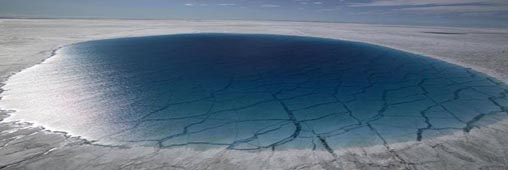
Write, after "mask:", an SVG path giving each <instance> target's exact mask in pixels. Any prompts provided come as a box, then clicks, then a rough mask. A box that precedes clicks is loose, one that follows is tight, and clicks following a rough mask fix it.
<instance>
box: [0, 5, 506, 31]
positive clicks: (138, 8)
mask: <svg viewBox="0 0 508 170" xmlns="http://www.w3.org/2000/svg"><path fill="white" fill-rule="evenodd" d="M0 17H9V18H11V17H14V18H18V17H19V18H117V19H121V18H128V19H193V20H194V19H197V20H224V19H235V20H289V21H318V22H352V23H374V24H402V25H442V26H466V27H508V0H0Z"/></svg>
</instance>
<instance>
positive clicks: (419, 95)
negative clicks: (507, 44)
mask: <svg viewBox="0 0 508 170" xmlns="http://www.w3.org/2000/svg"><path fill="white" fill-rule="evenodd" d="M4 89H6V91H5V92H4V93H3V94H2V96H3V98H2V100H1V101H0V106H1V107H2V108H4V109H14V110H16V112H15V113H13V115H12V116H11V117H10V118H9V120H22V121H29V122H35V123H36V124H37V125H42V126H44V127H47V128H49V129H51V130H59V131H65V132H69V133H70V134H72V135H78V136H83V137H85V138H87V139H91V140H97V141H98V142H99V143H106V144H110V143H115V144H135V145H137V144H140V145H153V146H159V147H182V146H187V147H194V148H200V149H206V148H212V147H225V148H228V149H238V150H257V149H289V148H299V149H302V148H304V149H306V148H308V149H316V148H324V149H338V148H343V147H352V146H369V145H377V144H383V143H392V142H405V141H417V140H425V139H426V138H430V137H436V136H440V135H446V134H451V133H453V132H468V131H469V130H471V129H472V128H475V127H479V126H480V124H478V122H479V121H481V120H482V119H483V118H485V117H487V116H492V115H497V114H499V115H502V114H500V113H501V112H503V111H505V112H506V107H507V106H508V99H507V97H506V94H507V86H506V85H505V84H502V83H499V82H498V81H496V80H494V79H492V78H489V77H487V76H485V75H483V74H481V73H477V72H475V71H473V70H470V69H467V68H463V67H459V66H456V65H452V64H448V63H445V62H441V61H437V60H434V59H431V58H427V57H423V56H419V55H415V54H410V53H406V52H401V51H397V50H393V49H388V48H384V47H379V46H374V45H368V44H363V43H355V42H347V41H338V40H330V39H320V38H309V37H296V36H282V35H245V34H183V35H167V36H152V37H138V38H122V39H110V40H99V41H90V42H84V43H78V44H74V45H70V46H66V47H64V48H62V49H59V50H58V51H57V52H56V54H55V56H54V57H52V58H50V59H48V60H46V61H45V62H43V63H42V64H40V65H37V66H34V67H32V68H29V69H26V70H24V71H22V72H20V73H18V74H16V75H14V76H12V77H11V78H10V79H9V80H8V82H7V83H6V86H4Z"/></svg>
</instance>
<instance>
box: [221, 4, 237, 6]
mask: <svg viewBox="0 0 508 170" xmlns="http://www.w3.org/2000/svg"><path fill="white" fill-rule="evenodd" d="M218 5H219V6H236V4H234V3H224V4H218Z"/></svg>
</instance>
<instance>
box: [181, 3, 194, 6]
mask: <svg viewBox="0 0 508 170" xmlns="http://www.w3.org/2000/svg"><path fill="white" fill-rule="evenodd" d="M183 5H185V6H194V4H191V3H186V4H183Z"/></svg>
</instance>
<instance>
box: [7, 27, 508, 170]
mask: <svg viewBox="0 0 508 170" xmlns="http://www.w3.org/2000/svg"><path fill="white" fill-rule="evenodd" d="M2 21H3V22H1V23H0V31H1V32H2V33H3V34H1V35H2V37H1V38H0V43H1V44H2V46H1V47H0V59H2V63H0V72H1V76H2V82H5V81H6V80H7V79H8V78H9V77H10V76H12V74H14V73H16V72H19V71H20V70H22V69H25V68H28V67H31V66H32V65H35V64H37V63H40V62H41V60H43V59H46V58H48V57H50V56H51V55H53V54H57V55H58V52H59V51H55V49H57V48H58V47H61V46H63V45H67V44H71V43H76V42H82V41H87V40H94V39H105V38H116V37H129V36H143V35H164V34H177V33H200V32H223V33H251V34H252V33H264V34H283V35H299V36H312V37H323V38H332V39H343V40H352V41H359V42H368V43H373V44H377V45H381V46H388V47H392V48H395V49H398V50H403V51H408V52H411V53H417V54H423V55H424V56H430V57H432V58H436V59H440V60H444V61H447V62H450V63H453V64H458V65H461V66H463V67H461V66H454V65H451V64H447V65H450V66H451V67H453V68H455V67H457V68H460V69H459V71H453V72H454V75H455V76H450V77H446V76H445V78H444V79H446V81H447V82H448V83H451V84H455V85H456V84H461V85H464V86H461V87H458V89H450V90H451V91H450V94H452V95H451V98H452V99H460V102H462V103H459V104H458V105H459V106H460V105H462V106H464V107H459V108H458V109H457V108H456V107H455V110H453V111H451V112H453V113H454V114H451V115H449V116H451V117H453V116H457V115H459V117H460V116H465V117H461V118H455V119H456V120H462V121H464V122H462V123H460V121H459V122H458V123H456V124H455V125H454V127H453V128H442V127H441V128H440V127H439V126H441V125H438V124H439V123H438V121H436V122H435V119H432V118H429V117H428V115H427V114H426V113H425V112H424V114H421V113H422V112H419V111H421V110H419V111H418V112H416V115H414V117H413V118H410V119H412V120H414V121H409V120H402V121H400V118H399V121H400V122H403V123H406V125H404V126H407V127H409V126H412V125H411V122H413V123H414V126H413V127H414V129H412V130H411V128H408V129H406V130H407V132H400V131H399V132H396V133H392V134H383V133H384V132H389V131H390V130H386V129H385V130H378V128H377V127H376V126H378V125H376V124H375V123H374V122H373V121H369V120H371V119H369V117H367V118H365V120H366V121H365V124H364V126H363V127H364V128H365V129H364V131H359V132H357V133H356V134H364V135H365V134H367V135H366V136H368V137H366V138H361V139H362V140H360V141H358V142H355V143H354V145H348V147H343V146H342V145H341V146H337V145H333V144H337V143H338V142H333V141H334V140H337V141H338V140H340V139H333V138H332V137H330V136H326V135H325V134H326V133H324V131H319V130H322V128H317V127H318V126H319V125H326V123H324V122H321V123H318V124H315V125H306V126H310V127H305V128H302V127H300V128H301V129H305V130H303V132H307V133H309V134H312V133H314V138H313V139H314V140H310V141H307V142H299V144H307V145H306V146H304V147H301V146H300V147H295V146H296V145H287V147H285V148H284V149H279V148H276V147H266V148H258V147H254V148H255V149H252V146H255V145H246V146H241V145H235V146H234V147H229V148H225V147H217V148H205V149H203V148H196V147H188V146H185V147H171V146H172V145H171V144H168V143H165V144H162V145H160V144H161V143H159V145H160V146H159V147H153V146H139V145H131V144H110V143H103V142H101V140H96V139H97V138H94V137H89V138H87V135H83V137H84V139H83V138H80V137H78V136H77V135H76V134H80V132H77V133H73V132H72V131H70V133H67V131H66V132H58V131H48V130H46V129H44V128H43V127H40V126H39V125H48V124H47V123H46V124H45V123H43V122H42V121H41V122H37V121H33V120H28V121H30V122H32V123H27V122H25V121H23V119H16V117H17V116H16V114H17V113H20V114H21V113H23V111H22V110H20V111H19V112H17V111H16V108H21V107H23V106H13V105H8V103H9V100H12V99H13V97H14V99H16V98H17V97H19V98H18V100H20V101H23V100H25V99H26V98H23V96H22V95H12V94H29V93H28V92H29V91H30V90H33V89H31V88H24V89H19V88H18V89H16V88H15V85H14V86H13V85H11V84H10V83H9V81H12V82H19V81H16V79H20V77H23V75H27V72H30V71H32V72H33V71H37V68H44V67H48V65H49V66H50V65H51V63H55V61H56V60H59V58H58V57H59V56H55V57H52V58H50V59H48V60H46V61H44V62H43V64H41V65H37V66H34V67H31V68H29V69H27V70H24V71H21V72H20V73H18V74H16V75H14V76H12V77H11V78H10V79H9V80H8V81H7V83H6V85H4V86H3V87H2V89H4V90H5V91H4V92H3V93H2V94H1V95H2V97H4V98H2V100H4V101H1V100H0V106H2V109H6V108H7V109H9V108H10V109H12V110H4V111H2V115H1V116H2V117H3V118H4V121H2V122H1V123H0V130H1V133H0V142H1V143H0V146H1V147H0V155H1V157H0V169H506V168H507V167H506V165H507V162H508V161H507V159H506V154H505V153H506V152H507V151H508V146H505V144H504V143H506V142H507V141H508V137H506V136H507V135H506V129H507V128H508V126H507V125H508V124H507V121H506V120H505V117H506V114H507V113H506V107H507V106H508V101H507V100H506V87H505V86H506V85H505V84H504V83H503V82H506V80H507V73H508V72H507V67H505V66H506V65H507V64H508V62H507V60H508V57H507V54H506V49H508V48H507V46H508V45H507V43H506V40H507V37H508V33H507V31H503V30H492V29H491V30H485V29H463V28H446V27H409V26H384V25H365V24H332V23H296V22H249V21H206V22H204V21H115V20H107V21H101V20H2ZM78 45H79V44H78ZM71 46H72V45H71ZM320 46H321V47H322V46H323V44H321V45H320ZM325 46H326V45H325ZM65 48H66V47H63V48H62V49H64V50H63V51H64V52H65ZM70 51H72V50H70ZM362 51H364V50H362ZM367 51H368V50H367ZM60 52H61V51H60ZM64 52H62V53H64ZM70 53H72V52H70ZM77 53H79V50H78V52H77ZM401 53H404V54H406V53H405V52H401ZM407 54H410V53H407ZM410 55H414V54H410ZM381 56H382V55H381ZM414 56H418V55H414ZM417 58H418V57H417ZM423 58H425V59H424V61H427V60H430V58H426V57H423ZM321 59H323V61H326V60H327V59H326V57H324V58H321ZM368 61H372V60H368ZM376 61H377V60H376ZM408 61H413V60H408ZM431 61H436V62H438V63H440V62H441V61H438V60H434V59H432V60H431ZM228 62H231V61H230V60H225V62H223V63H225V64H228ZM397 62H400V61H396V62H395V63H397ZM56 63H58V61H57V62H56ZM307 63H308V62H307ZM310 63H312V62H310ZM389 63H391V62H388V61H387V62H383V59H381V62H380V63H377V64H382V65H388V64H389ZM424 63H425V62H424ZM442 63H444V62H442ZM230 64H231V63H230ZM394 65H397V64H394ZM429 65H432V64H429V63H427V64H423V65H413V66H412V67H409V68H407V69H410V70H413V71H417V70H418V69H419V68H420V66H421V68H422V69H423V70H425V68H426V67H428V66H429ZM69 66H72V65H69ZM326 68H327V67H322V68H320V69H324V70H326ZM367 68H372V69H374V70H375V69H376V67H373V66H369V67H367ZM468 68H472V69H468ZM288 69H289V70H291V69H292V68H288ZM295 69H300V68H295ZM379 69H380V70H385V71H386V69H382V68H381V67H380V68H379ZM353 70H356V71H353V72H362V69H361V68H354V69H353ZM403 70H404V69H403ZM437 70H439V69H437ZM180 71H182V70H180ZM236 71H239V70H236ZM286 71H287V70H286ZM364 71H365V70H364ZM434 71H436V70H434ZM478 71H479V72H478ZM366 72H368V71H366ZM388 72H391V73H392V74H396V73H397V71H396V70H391V71H390V69H389V70H388ZM388 72H385V73H388ZM480 72H483V73H480ZM42 73H44V72H42ZM64 73H65V72H64ZM212 73H213V72H212ZM212 73H210V75H213V74H212ZM242 73H243V72H242ZM247 73H249V72H247ZM304 73H305V74H310V75H311V77H320V78H324V79H322V80H319V82H322V81H324V80H330V79H331V77H327V76H328V75H330V74H321V73H320V74H316V73H313V72H312V69H310V71H309V70H307V71H305V72H304ZM304 73H302V74H304ZM431 73H432V74H429V75H427V76H431V75H432V76H435V75H436V74H439V73H437V72H431ZM184 74H191V73H185V71H184ZM297 75H298V74H297ZM362 75H363V76H367V77H364V78H365V80H367V81H369V80H377V79H376V78H373V77H376V76H369V75H372V74H362ZM447 75H450V73H448V74H447ZM464 75H465V76H464ZM45 76H46V75H45V74H44V75H37V77H39V78H41V79H42V80H45V79H46V78H45ZM272 76H273V75H272ZM484 76H492V77H494V78H488V77H485V78H484ZM360 77H361V76H360ZM369 77H370V78H373V79H369ZM395 77H397V76H395ZM408 77H411V76H408ZM25 78H26V77H25ZM70 78H71V80H72V77H70ZM297 78H298V79H291V80H288V81H295V82H299V81H300V80H299V79H300V78H305V76H300V77H298V76H297ZM377 78H379V77H377ZM496 78H497V79H498V80H495V79H496ZM33 79H34V80H36V78H33ZM25 80H28V79H25ZM226 80H227V79H226ZM407 80H408V82H406V83H408V88H412V87H416V88H415V89H412V90H409V91H414V92H416V93H415V95H412V96H411V97H408V98H407V99H411V100H410V101H392V102H395V103H401V104H402V105H403V104H409V103H411V102H413V101H422V100H425V99H421V97H422V96H421V95H432V94H433V93H432V92H425V90H424V91H423V92H422V91H420V90H421V89H422V88H423V89H426V87H427V88H428V87H430V86H432V85H433V83H436V82H425V81H424V82H423V83H422V80H421V79H414V81H415V82H411V80H413V79H411V78H408V79H407ZM361 81H362V80H357V79H355V80H354V81H350V82H348V83H353V84H354V83H358V82H361ZM183 82H186V81H183ZM303 82H305V81H303ZM308 82H310V83H311V84H312V83H314V85H313V86H312V87H316V86H318V87H322V88H319V89H320V90H323V89H326V83H324V84H319V85H317V84H315V83H316V82H318V81H317V80H316V81H314V80H312V81H307V83H308ZM346 82H347V81H346ZM30 83H31V82H30V81H28V82H25V84H30ZM411 83H413V86H412V85H411ZM438 83H442V82H439V81H438ZM470 83H471V84H470ZM34 84H37V83H34ZM226 84H228V83H227V81H226ZM233 84H234V83H233ZM297 84H299V85H297V86H305V83H302V82H300V83H297ZM368 84H369V83H366V84H365V85H366V86H367V87H368V86H369V85H368ZM41 85H43V84H41ZM434 85H435V84H434ZM46 86H50V85H46ZM423 86H426V87H423ZM471 86H475V87H473V90H471ZM476 86H478V87H476ZM480 86H481V87H480ZM485 86H488V87H485ZM92 87H93V85H92ZM492 87H494V88H492ZM287 88H291V87H289V86H288V87H287ZM378 88H379V87H378ZM380 88H381V89H383V87H380ZM439 88H441V89H442V88H443V87H439ZM331 89H335V90H337V89H336V88H335V87H334V88H331ZM374 89H375V88H374ZM395 89H398V88H395ZM402 89H404V88H401V89H399V90H402ZM342 90H343V91H345V92H348V91H349V92H352V93H353V94H356V93H355V92H354V91H355V90H354V89H349V90H348V89H342ZM357 90H358V89H357ZM360 91H362V90H361V89H360ZM381 91H382V90H381ZM300 92H303V91H300ZM323 93H325V92H323V91H318V92H317V93H316V94H323ZM390 93H391V92H390ZM438 93H439V92H438ZM441 93H442V92H441ZM486 93H488V95H485V94H486ZM30 94H31V93H30ZM34 94H36V92H35V93H34ZM358 94H360V93H358ZM367 94H369V95H367V96H363V97H366V98H375V97H374V96H375V95H374V94H376V93H375V92H367ZM382 94H383V93H381V95H382ZM404 94H407V93H404ZM444 94H446V92H445V93H444ZM277 95H278V94H277ZM277 95H275V97H277ZM286 95H296V96H298V95H297V94H286ZM370 95H372V96H370ZM390 95H392V94H390ZM394 95H397V94H395V93H394ZM28 96H29V95H28ZM318 96H319V95H318ZM318 96H314V97H313V98H312V100H307V101H316V100H317V99H319V100H321V99H322V100H323V101H324V100H326V98H325V97H322V96H321V97H318ZM354 96H355V97H356V95H354ZM382 96H385V97H386V96H389V95H387V94H385V95H382ZM444 96H446V95H444ZM444 96H442V97H443V100H447V99H444V98H446V97H444ZM272 97H273V96H272ZM286 97H287V96H286ZM293 97H294V96H293ZM348 97H350V96H348V95H344V96H340V95H339V97H338V99H339V100H345V101H347V100H349V99H348ZM434 97H435V96H434ZM289 98H291V96H289ZM423 98H429V97H428V96H427V97H425V96H423ZM479 98H483V99H482V100H481V101H482V102H483V103H485V102H487V103H488V105H489V106H487V105H484V104H478V103H475V101H478V99H479ZM47 99H48V101H32V102H33V104H31V105H30V106H33V107H31V109H28V110H29V112H30V113H31V114H35V113H34V112H37V111H40V112H41V113H43V112H47V110H44V108H43V107H44V106H45V105H51V103H58V101H57V100H56V98H51V97H48V98H47ZM280 101H282V100H280ZM372 101H375V100H372ZM2 102H3V103H2ZM284 102H285V101H284ZM293 102H294V101H293ZM434 102H435V103H434V104H431V105H430V106H434V105H445V104H442V103H440V102H436V101H434ZM6 103H7V105H6ZM322 103H327V102H322ZM332 103H334V102H332ZM337 103H341V102H335V104H337ZM431 103H432V102H431ZM465 103H468V104H465ZM38 104H39V105H38ZM293 104H294V105H293V106H291V107H300V106H301V107H303V108H305V106H304V105H305V104H308V103H305V99H303V103H302V101H301V100H300V103H298V102H296V103H293ZM284 105H285V103H284ZM360 105H361V103H360ZM364 105H367V104H364ZM369 105H374V104H369ZM466 105H467V107H468V108H465V107H466ZM321 106H328V105H325V104H322V105H319V104H318V105H309V106H307V107H309V108H311V109H315V108H319V107H321ZM385 106H387V108H386V109H381V110H388V111H387V114H389V113H388V112H390V111H389V110H390V109H395V110H397V109H398V110H399V111H400V110H404V109H408V108H407V107H399V108H397V107H393V106H391V105H390V104H388V105H386V103H385ZM430 106H421V107H423V108H422V109H423V110H425V107H430ZM484 106H485V107H484ZM4 107H5V108H4ZM340 107H341V108H343V110H344V113H347V110H348V107H344V106H340ZM412 107H414V106H411V107H409V108H412ZM440 107H442V108H441V109H443V108H444V111H443V110H441V111H443V112H446V111H447V110H446V109H448V108H453V107H452V106H440ZM265 108H270V107H265ZM288 108H289V107H288ZM38 109H40V110H38ZM300 109H301V108H300ZM358 109H359V110H358ZM358 109H353V112H354V111H361V110H362V109H365V108H362V107H361V106H360V108H358ZM431 109H432V108H430V109H429V110H431ZM461 109H462V110H461ZM85 110H86V109H85ZM261 110H262V109H261ZM289 110H291V111H292V109H289ZM296 110H298V109H296ZM303 110H304V111H305V109H303ZM325 110H326V109H325ZM374 110H380V109H379V108H378V109H374ZM410 110H413V109H409V110H407V111H410ZM25 111H26V110H25ZM448 111H449V110H448ZM295 112H296V111H295ZM395 112H396V111H395ZM432 112H439V111H436V110H434V111H432ZM383 113H384V111H383ZM50 114H51V113H50ZM429 114H430V112H429ZM303 115H305V114H303ZM294 116H298V113H297V114H294ZM322 116H325V117H326V114H324V115H321V117H322ZM373 117H374V118H376V116H375V115H374V116H373ZM299 118H300V117H297V118H295V119H299ZM318 118H319V117H317V118H308V117H307V119H305V118H303V119H302V120H308V121H309V122H310V121H311V120H314V119H318ZM351 118H353V117H351ZM326 119H330V120H332V118H326ZM326 119H325V120H326ZM396 119H397V118H396ZM418 119H419V120H418ZM441 119H442V117H441ZM463 119H467V120H463ZM12 120H16V121H12ZM68 120H71V119H68ZM68 120H67V121H66V122H57V123H56V124H55V126H48V128H49V130H55V129H65V128H58V127H56V126H58V125H61V124H62V123H67V124H71V125H72V124H80V123H81V122H79V120H75V121H76V122H72V121H68ZM358 120H359V122H362V121H363V119H361V118H358ZM376 120H377V119H376ZM394 120H395V119H392V120H391V121H394ZM386 121H388V122H390V120H386ZM418 121H420V122H421V124H418V123H417V122H418ZM127 122H128V121H127ZM33 123H35V124H33ZM369 123H372V124H369ZM407 123H409V125H408V124H407ZM441 123H443V122H441ZM309 124H310V123H309ZM381 124H383V123H381ZM385 124H386V123H385ZM449 124H450V122H444V124H443V125H444V126H446V125H449ZM429 125H431V127H429ZM294 126H295V127H297V126H296V125H294ZM312 126H315V127H316V128H312ZM344 126H347V125H346V124H344ZM401 126H402V125H401ZM326 127H330V126H328V125H327V126H326ZM381 127H382V126H381ZM93 128H95V127H90V129H93ZM293 128H294V127H293ZM392 128H393V127H392ZM402 128H404V127H402ZM312 129H314V130H312ZM395 129H397V128H395ZM399 129H401V128H400V127H399ZM425 129H426V130H429V129H432V131H433V134H434V135H429V136H431V137H429V138H427V137H424V136H425V135H423V134H424V133H423V131H426V130H425ZM66 130H67V129H66ZM152 130H153V129H152ZM91 131H92V132H94V130H91ZM290 131H291V130H290ZM293 131H294V129H293ZM303 132H302V133H303ZM81 134H83V133H81ZM127 134H129V133H127ZM436 134H439V135H436ZM131 135H132V134H131ZM89 136H93V134H92V133H91V134H89ZM274 136H278V135H274ZM279 136H284V133H281V134H279ZM289 136H291V133H289ZM302 136H303V135H302ZM310 136H312V135H310ZM151 137H153V136H151ZM272 137H273V136H272ZM354 137H355V135H353V137H352V138H354ZM136 138H139V137H136ZM148 138H150V137H148ZM282 139H284V138H283V137H282ZM186 140H189V138H187V139H186ZM146 141H150V140H146ZM151 141H158V140H151ZM197 141H199V138H197ZM266 141H268V143H269V142H273V141H278V139H273V138H269V139H264V141H258V144H259V143H263V142H266ZM362 142H363V143H370V144H369V145H361V144H359V143H362ZM226 143H227V141H226ZM245 143H247V142H245ZM339 143H340V142H339ZM257 146H270V145H257ZM245 148H247V149H245ZM248 148H251V149H248Z"/></svg>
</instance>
